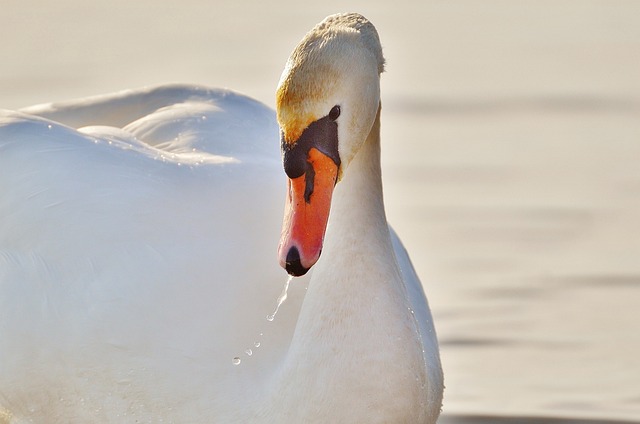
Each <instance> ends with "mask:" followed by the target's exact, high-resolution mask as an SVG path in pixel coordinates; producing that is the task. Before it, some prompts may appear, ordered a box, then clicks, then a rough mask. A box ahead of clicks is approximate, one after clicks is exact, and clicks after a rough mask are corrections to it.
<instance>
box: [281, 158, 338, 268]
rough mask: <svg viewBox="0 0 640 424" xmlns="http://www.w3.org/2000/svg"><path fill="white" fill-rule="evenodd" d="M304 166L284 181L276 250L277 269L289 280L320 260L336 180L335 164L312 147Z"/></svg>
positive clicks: (336, 166) (336, 170) (336, 168)
mask: <svg viewBox="0 0 640 424" xmlns="http://www.w3.org/2000/svg"><path fill="white" fill-rule="evenodd" d="M306 166H307V167H306V172H304V173H303V174H302V175H300V176H298V177H296V178H289V179H288V188H289V190H288V191H289V193H288V195H287V199H286V203H285V212H284V221H283V224H282V234H281V236H280V244H279V246H278V257H279V260H280V265H281V266H282V267H283V268H285V269H286V270H287V272H288V273H289V274H291V275H293V276H300V275H304V274H306V273H307V271H309V269H310V268H311V267H312V266H313V265H314V264H315V263H316V261H317V260H318V258H320V253H321V252H322V243H323V240H324V233H325V230H326V228H327V221H328V219H329V209H330V207H331V196H332V194H333V188H334V187H335V184H336V181H337V176H338V165H336V163H335V161H334V160H333V159H331V158H330V157H329V156H327V155H325V154H324V153H322V152H321V151H319V150H318V149H316V148H315V147H312V148H310V149H309V150H308V153H307V157H306Z"/></svg>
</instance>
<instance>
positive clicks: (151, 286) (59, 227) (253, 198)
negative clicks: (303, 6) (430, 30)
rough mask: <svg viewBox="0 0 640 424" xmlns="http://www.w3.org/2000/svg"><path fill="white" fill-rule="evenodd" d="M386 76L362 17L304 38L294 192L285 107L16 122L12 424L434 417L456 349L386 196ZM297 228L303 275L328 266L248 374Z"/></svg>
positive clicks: (5, 411) (221, 103) (6, 132)
mask: <svg viewBox="0 0 640 424" xmlns="http://www.w3.org/2000/svg"><path fill="white" fill-rule="evenodd" d="M383 62H384V60H383V58H382V53H381V47H380V43H379V40H378V35H377V33H376V31H375V29H374V27H373V25H371V24H370V23H369V22H368V21H367V20H366V19H365V18H363V17H362V16H360V15H357V14H342V15H334V16H330V17H328V18H327V19H325V20H324V21H323V22H321V23H320V24H318V25H317V26H316V27H315V28H314V29H313V30H312V31H311V32H309V34H307V35H306V36H305V38H304V39H303V40H302V41H301V43H300V44H299V45H298V47H297V48H296V49H295V50H294V52H293V53H292V55H291V57H290V59H289V61H288V62H287V66H286V68H285V71H284V73H283V75H282V78H281V81H280V84H279V87H278V93H277V106H278V107H277V111H278V112H277V119H278V122H279V124H280V128H281V140H282V158H283V159H284V164H285V171H286V174H287V176H288V177H289V178H288V183H287V182H286V181H287V179H286V178H285V175H284V173H283V172H282V162H281V157H280V154H279V152H278V150H277V149H278V141H277V140H278V139H277V137H278V136H277V134H278V125H277V124H276V120H275V119H274V115H273V112H271V111H270V110H269V109H267V108H266V107H264V106H262V105H260V104H258V103H257V102H255V101H252V100H250V99H248V98H245V97H243V96H240V95H238V94H234V93H232V92H228V91H224V90H210V89H204V88H198V87H185V86H169V87H160V88H155V89H149V90H138V91H129V92H123V93H118V94H114V95H108V96H102V97H95V98H90V99H86V100H83V101H76V102H70V103H66V104H57V105H44V106H37V107H33V108H29V109H26V110H25V111H23V112H21V113H19V112H3V113H2V114H0V170H1V172H0V422H2V421H3V420H4V421H5V422H11V423H14V422H16V423H21V422H39V423H53V422H70V423H73V422H77V423H91V422H96V423H106V422H114V423H123V422H177V423H211V422H216V423H245V422H251V423H303V422H304V423H330V422H331V423H337V422H340V423H364V422H367V423H375V422H380V423H383V422H384V423H434V422H435V421H436V419H437V417H438V415H439V412H440V405H441V399H442V390H443V386H442V373H441V368H440V361H439V355H438V346H437V340H436V336H435V332H434V328H433V323H432V319H431V315H430V312H429V308H428V305H427V303H426V300H425V297H424V293H423V291H422V288H421V285H420V282H419V280H418V278H417V276H416V274H415V272H414V270H413V267H412V265H411V263H410V261H409V258H408V256H407V253H406V251H405V250H404V248H403V247H402V245H401V243H400V241H399V240H398V239H397V237H396V236H395V234H394V233H393V232H392V231H391V230H390V229H389V227H388V224H387V221H386V217H385V212H384V205H383V201H382V186H381V176H380V151H379V142H380V121H379V120H380V94H379V75H380V72H382V68H383ZM36 115H39V117H36ZM80 127H82V128H80ZM74 128H79V129H74ZM337 180H340V182H338V183H337V184H336V185H335V192H334V193H333V194H332V193H331V192H332V191H333V188H334V184H335V183H336V181H337ZM287 184H288V185H289V192H288V193H286V192H285V190H284V189H285V187H286V185H287ZM332 197H333V199H332ZM282 198H286V199H287V200H286V208H285V209H286V213H285V220H284V225H283V227H282V232H281V233H279V222H278V221H279V218H278V215H279V214H281V207H282V206H281V205H282V204H281V201H282ZM330 203H331V214H330V216H329V204H330ZM327 219H328V224H327ZM325 226H326V234H325ZM279 234H280V235H281V240H280V246H279V252H280V253H279V255H280V262H281V264H282V265H283V266H285V267H286V268H287V270H288V271H289V273H291V274H296V275H298V274H304V273H306V271H307V270H308V269H309V268H310V267H311V266H313V265H314V263H315V262H316V261H317V260H318V257H319V256H320V251H322V258H321V259H320V260H319V261H318V262H317V264H316V265H315V266H314V268H313V272H312V273H309V274H312V275H311V279H310V281H309V283H308V290H307V293H306V294H305V295H304V301H303V302H302V300H301V296H299V298H298V299H293V300H292V301H291V303H290V304H288V305H287V307H288V309H287V308H284V309H286V310H283V311H282V312H280V314H281V315H279V316H278V317H277V319H276V320H275V321H274V322H273V323H270V324H269V325H270V327H269V328H268V329H267V330H265V335H264V340H263V343H262V345H261V346H260V347H259V348H255V346H253V347H254V350H255V353H254V354H253V356H251V357H249V356H247V355H242V358H244V360H243V361H242V363H241V364H240V365H233V361H232V358H233V357H234V356H237V355H238V354H241V353H242V352H243V350H244V349H245V348H247V347H252V345H251V343H252V342H254V341H255V342H259V341H260V339H259V338H260V337H261V336H260V335H259V332H260V331H261V328H262V327H261V326H263V325H264V323H265V321H264V317H265V315H266V314H267V313H269V312H271V311H272V309H273V306H274V301H275V298H276V297H277V293H278V292H279V291H280V290H281V287H282V283H283V282H284V279H285V278H284V277H283V275H284V273H282V272H281V270H280V271H279V267H278V264H277V260H276V258H275V256H274V254H273V253H274V252H273V248H274V243H275V242H276V240H277V238H278V235H279ZM309 274H308V275H309ZM305 278H308V277H305ZM292 285H294V286H297V287H300V286H301V285H304V282H299V281H298V280H294V282H293V283H292ZM303 291H304V290H298V293H299V294H301V293H302V292H303ZM300 303H302V306H301V307H300ZM298 308H300V309H298ZM267 332H268V333H267ZM256 345H257V343H256ZM236 362H237V361H236Z"/></svg>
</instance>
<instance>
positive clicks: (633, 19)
mask: <svg viewBox="0 0 640 424" xmlns="http://www.w3.org/2000/svg"><path fill="white" fill-rule="evenodd" d="M0 4H1V6H2V7H1V12H0V40H1V42H0V107H1V108H8V109H15V108H20V107H24V106H28V105H31V104H35V103H41V102H51V101H57V100H65V99H70V98H74V97H82V96H87V95H93V94H100V93H107V92H110V91H116V90H121V89H125V88H136V87H140V86H145V85H154V84H159V83H167V82H184V83H194V84H203V85H210V86H219V87H228V88H233V89H235V90H237V91H240V92H242V93H245V94H248V95H250V96H252V97H255V98H257V99H258V100H261V101H262V102H264V103H266V104H268V105H269V106H273V104H274V101H273V97H274V95H273V92H274V90H275V86H276V84H277V82H278V79H279V76H280V72H281V70H282V68H283V66H284V63H285V61H286V59H287V57H288V55H289V53H290V51H291V50H292V49H293V47H294V46H295V45H296V43H297V42H298V41H299V39H300V38H301V37H302V36H303V35H304V34H305V33H306V31H307V30H309V29H310V28H311V27H312V26H313V25H314V24H316V23H317V22H319V21H320V20H321V19H323V18H324V17H325V16H326V15H329V14H332V13H336V12H342V11H357V12H360V13H362V14H364V15H365V16H367V17H368V18H369V19H370V20H371V21H372V22H373V23H374V24H375V25H376V27H377V28H378V31H379V33H380V37H381V39H382V43H383V46H384V49H385V56H386V58H387V73H386V74H384V76H383V83H382V90H383V118H382V119H383V135H382V137H383V172H384V174H383V175H384V182H385V190H386V191H385V195H386V203H387V211H388V216H389V220H390V221H391V223H392V224H393V225H394V227H395V228H396V230H397V231H398V233H399V234H400V236H401V237H402V239H403V240H404V243H405V245H406V247H407V248H408V250H409V252H410V253H411V256H412V258H413V261H414V265H415V266H416V268H417V271H418V273H419V275H420V276H421V278H422V281H423V284H424V287H425V291H426V293H427V295H428V297H429V301H430V304H431V308H432V310H433V313H434V317H435V320H436V328H437V330H438V333H439V337H440V342H441V355H442V360H443V365H444V368H445V380H446V386H447V389H446V391H445V403H444V416H443V417H444V418H443V419H442V421H443V423H454V422H456V423H462V422H469V423H471V422H473V423H507V422H508V423H534V422H548V423H560V422H574V423H586V422H589V423H596V422H598V423H611V422H614V420H627V421H629V422H640V329H639V327H640V308H639V307H638V303H640V1H636V0H627V1H624V0H599V1H596V0H529V1H525V0H522V1H520V0H484V1H479V0H439V1H436V0H421V1H415V0H396V1H392V2H391V1H384V2H383V1H372V0H361V1H358V0H342V1H336V0H323V1H318V2H302V3H301V2H296V1H291V0H285V1H280V2H266V1H258V0H253V1H241V0H233V1H231V0H229V1H225V2H222V1H200V0H181V1H157V0H156V1H150V0H143V1H134V0H108V1H107V0H97V1H91V2H87V1H80V0H57V1H56V2H50V1H45V0H0ZM0 172H2V171H1V170H0ZM482 417H484V418H482ZM524 417H534V418H532V420H526V419H525V418H524ZM552 418H553V420H552ZM561 419H562V420H563V421H560V420H561ZM564 420H566V421H564Z"/></svg>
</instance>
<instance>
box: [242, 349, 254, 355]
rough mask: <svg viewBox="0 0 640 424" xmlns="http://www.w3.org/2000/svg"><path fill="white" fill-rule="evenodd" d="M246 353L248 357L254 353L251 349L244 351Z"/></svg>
mask: <svg viewBox="0 0 640 424" xmlns="http://www.w3.org/2000/svg"><path fill="white" fill-rule="evenodd" d="M244 353H246V354H247V356H251V355H253V351H252V350H251V349H247V350H245V351H244Z"/></svg>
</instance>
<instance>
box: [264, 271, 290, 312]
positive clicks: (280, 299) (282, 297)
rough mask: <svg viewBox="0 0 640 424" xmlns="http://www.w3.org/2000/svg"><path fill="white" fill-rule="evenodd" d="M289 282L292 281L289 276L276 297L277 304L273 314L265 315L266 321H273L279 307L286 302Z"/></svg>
mask: <svg viewBox="0 0 640 424" xmlns="http://www.w3.org/2000/svg"><path fill="white" fill-rule="evenodd" d="M291 280H293V276H291V275H290V276H289V278H287V282H286V283H284V289H283V290H282V293H280V296H278V304H277V305H276V309H275V311H273V314H271V315H267V321H273V320H274V319H275V317H276V314H277V313H278V309H280V306H282V304H283V303H284V301H285V300H287V291H288V290H289V283H291Z"/></svg>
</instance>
